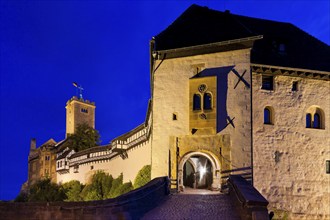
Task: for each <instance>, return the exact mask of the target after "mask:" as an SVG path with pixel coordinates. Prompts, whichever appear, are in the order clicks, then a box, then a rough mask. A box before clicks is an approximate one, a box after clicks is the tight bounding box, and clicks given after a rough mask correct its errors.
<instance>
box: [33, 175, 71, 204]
mask: <svg viewBox="0 0 330 220" xmlns="http://www.w3.org/2000/svg"><path fill="white" fill-rule="evenodd" d="M65 199H67V197H66V195H65V191H64V189H63V187H62V186H59V185H57V184H56V183H52V182H51V180H50V179H49V178H46V179H42V180H39V181H37V182H36V183H35V184H33V185H32V186H31V188H30V194H29V196H28V201H29V202H37V201H38V202H50V201H63V200H65Z"/></svg>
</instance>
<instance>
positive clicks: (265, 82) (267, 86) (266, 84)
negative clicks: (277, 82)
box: [261, 76, 274, 90]
mask: <svg viewBox="0 0 330 220" xmlns="http://www.w3.org/2000/svg"><path fill="white" fill-rule="evenodd" d="M273 81H274V77H273V76H262V86H261V89H264V90H273Z"/></svg>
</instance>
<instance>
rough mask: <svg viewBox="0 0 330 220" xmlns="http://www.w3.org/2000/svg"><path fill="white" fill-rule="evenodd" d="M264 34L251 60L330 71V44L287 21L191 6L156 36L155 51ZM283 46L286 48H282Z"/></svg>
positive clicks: (258, 41) (253, 51)
mask: <svg viewBox="0 0 330 220" xmlns="http://www.w3.org/2000/svg"><path fill="white" fill-rule="evenodd" d="M258 35H263V39H262V40H257V41H256V42H255V44H254V46H253V50H252V54H251V62H252V63H257V64H266V65H274V66H286V67H294V68H303V69H314V70H323V71H330V47H329V46H328V45H327V44H325V43H323V42H321V41H320V40H318V39H316V38H314V37H313V36H311V35H309V34H308V33H306V32H304V31H302V30H301V29H299V28H298V27H296V26H294V25H292V24H290V23H286V22H277V21H271V20H265V19H259V18H251V17H246V16H240V15H234V14H231V13H230V12H220V11H216V10H212V9H209V8H207V7H201V6H198V5H192V6H190V7H189V8H188V9H187V10H186V11H185V12H184V13H183V14H182V15H181V16H179V17H178V18H177V19H176V20H175V21H174V22H173V23H172V24H171V25H170V26H169V27H167V28H166V29H165V30H164V31H162V32H161V33H160V34H158V35H157V36H156V37H155V50H157V51H160V50H170V49H177V48H184V47H190V46H197V45H204V44H210V43H216V42H222V41H228V40H234V39H242V38H248V37H253V36H258ZM279 49H284V50H283V51H280V50H279Z"/></svg>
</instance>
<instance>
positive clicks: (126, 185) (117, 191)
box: [112, 181, 133, 198]
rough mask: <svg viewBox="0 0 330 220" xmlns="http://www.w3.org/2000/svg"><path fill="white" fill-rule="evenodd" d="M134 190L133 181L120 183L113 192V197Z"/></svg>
mask: <svg viewBox="0 0 330 220" xmlns="http://www.w3.org/2000/svg"><path fill="white" fill-rule="evenodd" d="M131 190H133V185H132V182H131V181H130V182H127V183H124V184H121V185H119V186H118V187H117V188H116V189H115V190H114V191H113V194H112V196H113V197H112V198H115V197H117V196H120V195H122V194H124V193H127V192H129V191H131Z"/></svg>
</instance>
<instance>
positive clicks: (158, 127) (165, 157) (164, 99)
mask: <svg viewBox="0 0 330 220" xmlns="http://www.w3.org/2000/svg"><path fill="white" fill-rule="evenodd" d="M196 66H202V67H203V69H204V68H215V67H225V66H234V68H235V70H236V71H237V72H238V73H239V74H240V75H242V74H243V73H244V71H247V72H248V73H249V69H250V50H249V49H244V50H235V51H230V52H218V53H212V54H204V55H196V56H190V57H183V58H172V59H165V60H164V61H160V60H156V62H155V67H158V68H157V70H156V71H155V72H154V74H153V82H152V86H153V97H152V98H153V138H152V178H155V177H158V176H164V175H168V173H169V167H168V164H169V150H171V152H175V151H176V149H175V148H174V149H173V146H175V145H174V144H173V140H174V139H175V137H178V136H185V135H191V131H190V129H189V106H190V103H189V102H190V98H189V79H190V78H191V77H193V76H194V75H195V74H196ZM248 73H247V74H245V75H244V77H243V78H244V80H245V81H246V82H247V83H248V84H250V76H249V74H248ZM238 81H239V77H238V76H237V75H236V74H234V73H233V72H230V73H229V74H228V81H227V82H226V86H227V88H226V89H227V91H226V92H227V97H226V100H225V101H226V111H227V113H228V116H229V117H230V119H233V123H234V126H235V127H234V126H232V125H228V126H227V127H225V128H224V129H222V130H221V132H220V133H219V134H220V135H225V134H229V135H230V140H231V143H230V144H231V146H232V147H231V152H230V153H229V154H231V159H232V161H231V163H232V165H234V166H235V167H250V166H251V159H250V156H251V140H250V136H251V133H250V131H251V123H250V108H251V106H250V89H249V88H247V87H246V86H245V85H244V83H242V82H240V83H238V85H237V86H236V87H235V85H236V84H237V82H238ZM173 113H176V114H177V120H173V119H172V114H173ZM200 140H201V143H200V144H199V149H200V150H203V141H202V139H200ZM170 146H172V148H171V147H170ZM212 147H215V148H216V149H217V150H216V151H218V149H219V147H220V146H212ZM218 160H219V158H218ZM172 175H175V173H174V174H173V172H172ZM173 178H175V176H173Z"/></svg>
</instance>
